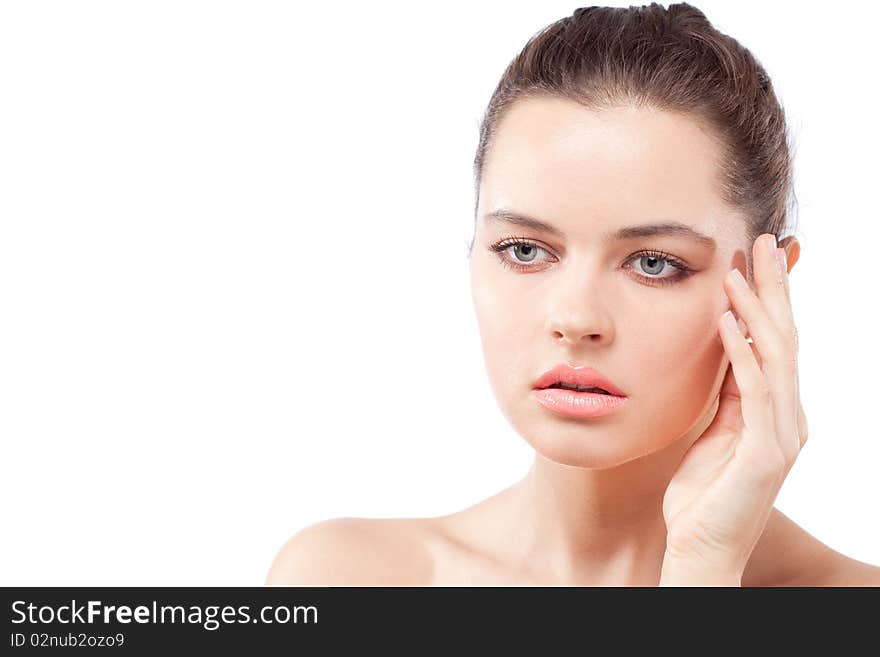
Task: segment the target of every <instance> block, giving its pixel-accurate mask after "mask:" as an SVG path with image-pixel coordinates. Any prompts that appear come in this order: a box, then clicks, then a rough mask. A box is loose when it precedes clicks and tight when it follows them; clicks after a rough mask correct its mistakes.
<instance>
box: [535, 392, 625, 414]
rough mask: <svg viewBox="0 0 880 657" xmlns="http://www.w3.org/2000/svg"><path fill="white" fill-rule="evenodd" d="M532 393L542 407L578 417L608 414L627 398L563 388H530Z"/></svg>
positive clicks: (621, 404) (620, 405)
mask: <svg viewBox="0 0 880 657" xmlns="http://www.w3.org/2000/svg"><path fill="white" fill-rule="evenodd" d="M601 387H602V388H604V387H605V386H601ZM606 390H607V388H606ZM532 395H533V396H534V397H535V399H536V400H537V401H538V403H539V404H541V405H542V406H544V408H546V409H548V410H550V411H553V412H554V413H558V414H559V415H564V416H566V417H573V418H578V419H580V418H590V417H602V416H603V415H609V414H611V413H613V412H614V411H616V410H617V409H619V408H621V407H622V406H623V405H624V404H626V400H627V398H626V397H617V396H615V395H603V394H601V393H598V392H577V391H575V390H565V389H564V388H544V389H535V390H532Z"/></svg>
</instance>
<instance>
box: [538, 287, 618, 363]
mask: <svg viewBox="0 0 880 657" xmlns="http://www.w3.org/2000/svg"><path fill="white" fill-rule="evenodd" d="M585 280H586V279H585V277H582V278H580V279H579V280H574V281H571V282H570V283H569V284H568V285H566V286H565V287H564V288H562V287H560V288H557V289H556V291H555V294H553V296H552V300H551V302H550V304H549V307H548V312H547V324H546V330H547V332H548V333H549V334H550V336H551V337H552V339H553V340H554V341H556V342H559V343H563V344H567V345H570V346H580V345H584V344H590V345H594V346H597V345H600V344H605V343H608V342H610V341H611V340H612V339H613V328H612V322H611V319H610V317H609V315H608V313H607V312H606V309H605V308H604V306H603V295H602V292H601V285H600V284H599V282H598V281H597V280H596V277H595V276H593V277H592V282H590V281H586V282H585Z"/></svg>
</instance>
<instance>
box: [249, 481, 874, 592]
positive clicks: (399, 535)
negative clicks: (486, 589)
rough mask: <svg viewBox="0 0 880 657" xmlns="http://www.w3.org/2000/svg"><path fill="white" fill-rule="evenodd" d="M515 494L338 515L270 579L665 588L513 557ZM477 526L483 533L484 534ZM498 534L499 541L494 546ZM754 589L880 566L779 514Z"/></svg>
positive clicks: (289, 547)
mask: <svg viewBox="0 0 880 657" xmlns="http://www.w3.org/2000/svg"><path fill="white" fill-rule="evenodd" d="M513 488H514V487H511V488H508V489H506V490H504V491H502V492H500V493H498V494H496V495H495V496H493V497H490V498H488V499H487V500H483V501H482V502H480V503H478V504H476V505H474V506H472V507H469V508H467V509H465V510H463V511H459V512H457V513H453V514H450V515H447V516H440V517H435V518H379V519H377V518H335V519H332V520H327V521H323V522H320V523H316V524H314V525H311V526H309V527H307V528H305V529H303V530H302V531H300V532H299V533H297V534H296V535H295V536H294V537H293V538H291V539H290V541H288V542H287V543H286V544H285V545H284V547H283V548H282V549H281V551H280V552H279V554H278V555H277V557H276V559H275V562H274V563H273V564H272V568H271V570H270V572H269V574H268V577H267V579H266V584H269V585H293V586H657V583H658V582H659V579H660V564H659V563H658V562H653V563H650V564H648V563H645V564H644V568H643V571H642V573H640V574H636V573H632V574H631V575H629V576H621V577H618V578H610V579H609V578H604V577H600V576H597V575H595V574H591V573H589V572H584V573H581V574H580V575H577V576H563V575H560V574H558V573H555V572H553V571H552V570H548V569H547V567H546V564H545V565H543V567H542V565H540V564H534V563H530V562H523V561H522V560H515V559H514V560H511V558H510V556H509V552H510V549H509V548H510V546H509V541H507V540H505V537H504V534H503V530H504V529H505V528H504V527H503V526H500V525H501V524H502V521H501V520H500V519H501V518H503V517H505V512H504V511H503V510H502V509H501V508H500V507H503V506H504V505H505V504H506V503H507V501H508V500H509V499H510V497H511V495H512V493H513ZM475 528H479V529H477V530H476V532H475ZM493 537H494V540H493ZM742 586H744V587H774V586H795V587H797V586H880V568H877V567H876V566H872V565H871V564H867V563H864V562H860V561H857V560H855V559H851V558H849V557H846V556H845V555H842V554H840V553H839V552H836V551H834V550H832V549H831V548H830V547H828V546H827V545H825V544H824V543H822V542H821V541H819V540H818V539H816V538H815V537H813V536H811V535H810V534H809V533H808V532H806V531H805V530H804V529H803V528H801V527H800V526H798V525H797V524H796V523H795V522H793V521H792V520H791V519H790V518H788V517H787V516H786V515H785V514H783V513H782V512H780V511H779V510H777V509H774V510H773V513H772V514H771V516H770V519H769V520H768V522H767V526H766V528H765V530H764V534H763V535H762V537H761V540H760V541H759V542H758V544H757V546H756V547H755V550H754V551H753V552H752V557H751V559H750V561H749V563H748V566H747V568H746V570H745V571H744V573H743V577H742Z"/></svg>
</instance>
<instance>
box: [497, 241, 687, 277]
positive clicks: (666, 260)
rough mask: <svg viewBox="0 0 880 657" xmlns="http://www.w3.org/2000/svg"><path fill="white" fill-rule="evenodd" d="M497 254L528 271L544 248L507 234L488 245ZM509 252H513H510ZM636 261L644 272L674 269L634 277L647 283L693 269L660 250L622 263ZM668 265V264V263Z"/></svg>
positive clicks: (684, 274) (506, 262)
mask: <svg viewBox="0 0 880 657" xmlns="http://www.w3.org/2000/svg"><path fill="white" fill-rule="evenodd" d="M489 250H490V251H493V252H494V253H496V254H497V255H498V259H499V260H500V261H501V264H502V265H504V266H505V267H508V268H509V269H514V270H516V271H532V270H536V269H537V268H536V267H535V266H533V265H531V264H529V263H535V262H542V260H540V259H538V254H539V253H540V252H541V251H543V252H544V253H548V251H547V250H546V249H545V248H543V247H542V246H539V245H538V244H535V243H534V242H532V241H531V240H529V239H527V238H524V237H509V238H505V239H503V240H501V241H499V242H496V243H495V244H492V245H490V246H489ZM510 252H513V254H514V255H510ZM636 261H638V262H639V263H640V266H639V269H640V270H641V271H642V272H644V273H645V274H660V273H662V272H664V271H666V270H667V269H670V268H671V269H672V270H674V272H675V273H673V274H672V275H671V276H657V275H648V276H646V275H644V274H637V278H638V279H639V280H641V281H644V282H645V283H646V284H647V285H655V286H664V285H671V284H673V283H677V282H679V281H681V280H684V279H685V278H687V277H688V276H690V275H692V274H693V273H694V271H693V270H692V269H690V268H689V267H688V266H687V265H686V264H684V263H683V262H682V261H681V260H679V259H678V258H676V257H675V256H672V255H670V254H668V253H664V252H663V251H653V250H644V251H639V252H638V253H634V254H633V255H631V256H630V257H629V258H627V260H626V263H625V264H627V265H628V264H630V263H632V262H636ZM670 266H671V267H670Z"/></svg>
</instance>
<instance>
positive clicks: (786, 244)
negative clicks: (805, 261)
mask: <svg viewBox="0 0 880 657" xmlns="http://www.w3.org/2000/svg"><path fill="white" fill-rule="evenodd" d="M779 247H780V248H782V249H785V259H786V261H787V262H788V271H789V272H791V268H792V267H794V263H796V262H797V261H798V258H799V257H800V254H801V244H800V242H798V241H797V238H796V237H795V236H794V235H792V236H790V237H786V238H785V239H783V240H780V242H779Z"/></svg>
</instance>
